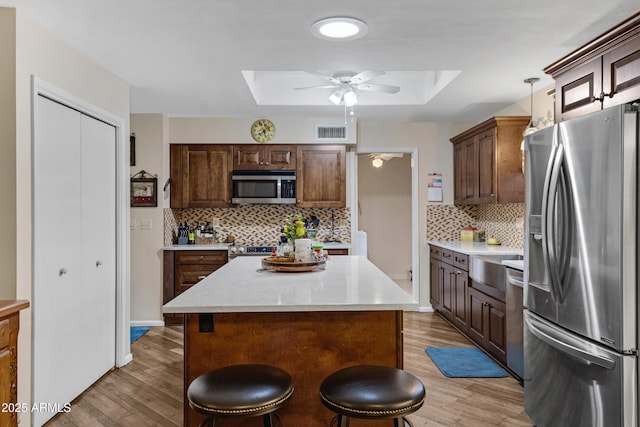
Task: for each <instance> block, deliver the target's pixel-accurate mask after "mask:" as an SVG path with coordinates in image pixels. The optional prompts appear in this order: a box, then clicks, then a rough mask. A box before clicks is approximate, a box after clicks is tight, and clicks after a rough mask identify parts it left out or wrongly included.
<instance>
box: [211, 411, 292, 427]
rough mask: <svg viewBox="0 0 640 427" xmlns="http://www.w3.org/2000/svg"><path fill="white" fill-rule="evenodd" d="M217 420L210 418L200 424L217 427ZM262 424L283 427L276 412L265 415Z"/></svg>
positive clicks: (270, 426)
mask: <svg viewBox="0 0 640 427" xmlns="http://www.w3.org/2000/svg"><path fill="white" fill-rule="evenodd" d="M216 420H217V418H216V417H209V418H207V419H206V420H204V421H203V422H201V423H200V427H216ZM274 421H275V422H274ZM262 422H263V425H264V427H282V423H281V422H280V417H279V416H278V414H276V413H275V412H270V413H268V414H264V415H263V416H262Z"/></svg>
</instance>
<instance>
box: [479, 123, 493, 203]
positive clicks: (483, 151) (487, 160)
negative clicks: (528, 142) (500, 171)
mask: <svg viewBox="0 0 640 427" xmlns="http://www.w3.org/2000/svg"><path fill="white" fill-rule="evenodd" d="M477 167H478V173H477V180H478V193H477V197H476V203H479V204H488V203H495V202H496V134H495V129H492V130H489V131H486V132H483V133H481V134H480V135H478V163H477Z"/></svg>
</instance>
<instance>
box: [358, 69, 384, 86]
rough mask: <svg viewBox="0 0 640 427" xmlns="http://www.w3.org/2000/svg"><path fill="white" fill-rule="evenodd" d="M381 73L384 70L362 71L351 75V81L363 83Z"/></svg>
mask: <svg viewBox="0 0 640 427" xmlns="http://www.w3.org/2000/svg"><path fill="white" fill-rule="evenodd" d="M383 74H384V71H363V72H361V73H358V74H356V75H355V76H353V77H351V83H353V84H358V83H364V82H366V81H369V80H371V79H375V78H376V77H378V76H381V75H383Z"/></svg>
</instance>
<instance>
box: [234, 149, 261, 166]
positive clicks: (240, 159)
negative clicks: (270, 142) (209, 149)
mask: <svg viewBox="0 0 640 427" xmlns="http://www.w3.org/2000/svg"><path fill="white" fill-rule="evenodd" d="M261 154H262V146H260V145H234V146H233V169H260V166H261V165H262V162H263V160H262V158H261V157H262V156H261Z"/></svg>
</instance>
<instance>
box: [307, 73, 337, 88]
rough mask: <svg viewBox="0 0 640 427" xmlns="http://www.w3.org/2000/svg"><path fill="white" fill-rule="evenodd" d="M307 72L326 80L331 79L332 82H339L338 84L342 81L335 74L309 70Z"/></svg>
mask: <svg viewBox="0 0 640 427" xmlns="http://www.w3.org/2000/svg"><path fill="white" fill-rule="evenodd" d="M307 73H309V74H312V75H314V76H317V77H320V78H323V79H325V80H329V81H330V82H332V83H335V84H338V85H339V84H340V83H342V82H341V81H340V80H339V79H336V78H335V77H333V76H328V75H326V74H322V73H318V72H317V71H307Z"/></svg>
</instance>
